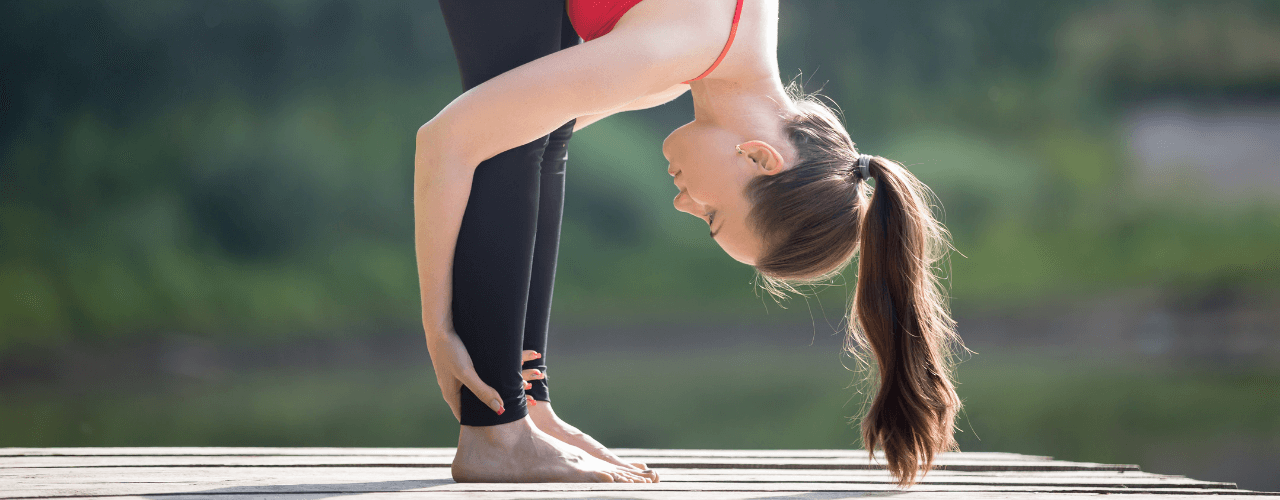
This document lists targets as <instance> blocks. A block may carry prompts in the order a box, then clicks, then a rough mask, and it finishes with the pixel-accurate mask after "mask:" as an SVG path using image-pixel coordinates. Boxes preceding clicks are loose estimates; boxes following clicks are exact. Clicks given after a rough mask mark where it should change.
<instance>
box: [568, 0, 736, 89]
mask: <svg viewBox="0 0 1280 500" xmlns="http://www.w3.org/2000/svg"><path fill="white" fill-rule="evenodd" d="M641 1H642V0H565V4H564V5H565V9H566V10H567V11H568V13H569V22H570V23H572V24H573V29H574V30H575V31H577V32H578V36H581V37H582V39H583V40H584V41H588V42H589V41H591V40H595V39H597V38H600V37H602V36H604V35H605V34H606V33H608V32H610V31H613V26H614V25H615V24H618V20H619V19H622V15H623V14H626V13H627V11H628V10H631V7H634V6H635V4H638V3H640V2H641ZM740 17H742V0H738V6H737V7H735V8H734V9H733V26H731V27H730V28H729V41H728V42H725V44H724V49H723V50H721V51H720V57H717V58H716V62H714V63H711V67H710V68H707V70H706V71H703V72H702V74H701V75H698V77H697V78H694V79H693V80H701V79H702V78H703V77H705V76H707V75H709V74H711V71H712V70H714V69H716V66H719V65H720V61H723V60H724V56H725V54H728V53H729V46H730V45H733V36H734V35H736V34H737V33H738V19H739V18H740ZM693 80H686V81H685V82H684V83H689V82H692V81H693Z"/></svg>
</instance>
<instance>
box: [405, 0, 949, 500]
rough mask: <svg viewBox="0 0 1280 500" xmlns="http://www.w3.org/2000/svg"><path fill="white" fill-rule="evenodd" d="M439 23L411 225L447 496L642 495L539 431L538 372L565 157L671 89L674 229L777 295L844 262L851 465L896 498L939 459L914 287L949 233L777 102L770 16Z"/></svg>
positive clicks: (890, 169)
mask: <svg viewBox="0 0 1280 500" xmlns="http://www.w3.org/2000/svg"><path fill="white" fill-rule="evenodd" d="M440 4H441V8H442V11H443V12H444V14H445V21H446V24H447V26H448V30H449V35H450V38H451V40H452V42H453V45H454V50H455V53H456V55H457V56H458V64H459V67H460V68H461V70H462V79H463V85H464V87H466V89H467V90H466V92H464V93H463V94H462V95H461V96H459V97H458V98H457V99H455V100H454V101H453V102H451V103H450V104H449V105H448V106H446V107H445V108H444V109H443V110H441V111H440V112H439V114H437V115H436V116H435V117H434V118H432V119H431V120H430V121H429V122H427V123H426V124H425V125H423V126H422V127H421V128H420V129H419V130H418V133H417V152H416V155H415V160H414V161H415V175H414V205H415V206H414V217H415V227H416V242H417V258H418V270H419V278H420V285H421V290H422V313H423V324H424V328H425V330H426V337H427V346H428V348H429V350H430V353H431V359H432V362H433V365H434V368H435V370H436V377H437V381H438V382H439V384H440V388H441V390H442V393H443V395H444V398H445V400H446V401H447V402H448V404H449V407H450V408H451V409H452V410H453V413H454V416H455V417H457V418H458V419H459V421H460V422H461V424H462V427H461V432H460V434H459V438H458V452H457V455H456V457H455V459H454V462H453V469H452V470H453V477H454V478H455V479H456V480H458V481H620V482H650V481H657V480H658V477H657V475H656V474H654V473H653V472H652V471H650V470H647V469H646V468H645V466H644V464H628V463H626V462H623V461H622V460H620V459H619V458H618V457H617V456H615V455H613V454H612V453H610V452H609V451H608V449H606V448H605V447H604V446H601V445H600V444H599V443H598V442H596V441H595V440H593V439H591V438H590V437H589V436H586V435H585V434H583V433H581V432H579V431H578V430H577V429H575V428H574V427H572V426H570V425H568V424H566V423H565V422H563V421H562V420H560V419H559V418H557V417H556V415H555V413H554V412H553V411H552V409H551V405H550V403H549V398H548V395H547V394H548V393H547V385H546V377H545V369H546V366H545V357H543V354H545V353H546V330H547V319H548V314H549V311H550V303H551V291H552V282H553V279H554V275H555V261H556V252H557V245H558V240H559V226H560V218H561V213H562V202H563V193H564V178H563V175H564V167H565V162H566V158H567V156H566V144H567V141H568V140H569V137H570V136H571V135H572V133H573V131H574V130H577V129H581V128H582V127H585V126H587V125H588V124H590V123H592V122H594V121H596V120H599V119H601V118H603V117H606V116H608V115H610V114H613V113H617V112H621V111H628V110H636V109H643V108H648V107H652V106H656V105H659V104H662V103H665V102H668V101H670V100H672V99H674V98H676V97H677V96H679V95H681V94H683V93H684V92H686V91H690V92H691V94H692V97H693V103H694V120H693V121H692V122H690V123H688V124H686V125H684V126H682V127H680V128H678V129H676V130H675V131H673V132H672V133H671V134H670V136H668V137H667V139H666V140H665V141H663V144H662V153H663V155H664V156H665V157H666V158H667V160H669V162H670V166H669V167H668V169H667V172H668V173H670V174H671V175H672V176H673V178H674V183H675V185H676V187H677V188H678V189H679V194H678V195H677V196H676V198H675V207H676V209H678V210H680V211H683V212H687V213H689V214H690V215H693V216H695V217H699V218H702V219H704V220H705V221H706V222H707V224H708V227H709V232H710V237H711V238H713V239H714V240H715V241H716V242H717V243H718V244H719V245H720V246H721V248H723V249H724V251H725V252H726V253H727V254H728V255H729V256H730V257H732V258H733V259H735V260H738V261H740V262H742V263H745V264H748V265H751V266H754V267H755V269H756V270H757V271H758V272H759V273H760V274H761V275H762V276H763V277H764V278H765V280H766V282H767V283H768V285H769V287H770V290H771V291H774V292H779V291H782V290H788V289H790V287H789V285H788V283H790V282H796V281H801V282H803V281H811V280H821V279H825V278H827V277H830V276H831V275H832V274H833V273H835V272H838V270H839V269H840V268H842V267H843V266H844V265H845V264H846V263H848V262H849V261H850V259H852V257H853V255H854V254H855V253H858V254H859V255H860V257H859V263H858V285H857V289H856V291H855V294H854V299H853V301H852V304H851V312H850V318H849V325H848V327H849V337H848V339H849V342H848V345H849V347H850V348H851V349H856V350H858V351H859V352H861V351H863V350H866V351H870V352H871V353H872V354H873V355H874V362H875V366H876V368H877V376H878V377H877V378H878V379H879V381H880V385H879V389H878V392H877V394H876V396H875V398H874V400H873V401H872V404H871V406H870V409H869V411H868V414H867V415H866V417H865V418H864V420H863V422H862V432H863V440H864V443H865V445H866V447H867V448H868V449H869V450H875V449H876V448H883V449H884V451H885V456H886V459H887V460H886V461H887V465H888V468H889V470H890V471H891V472H892V473H893V474H894V476H895V477H896V478H897V479H898V480H899V481H900V482H901V483H902V484H903V485H908V484H911V483H912V482H914V480H915V478H916V476H917V474H918V473H919V472H920V470H922V469H923V470H926V471H927V470H928V468H929V466H930V465H931V464H932V461H933V457H934V454H935V453H937V452H939V451H942V450H946V449H949V448H953V447H954V446H955V441H954V440H953V438H952V428H953V422H954V418H955V414H956V411H957V410H958V408H959V406H960V401H959V399H958V398H957V397H956V394H955V390H954V388H953V386H952V382H951V380H950V371H949V367H948V364H947V355H946V354H947V351H946V349H947V347H948V345H949V343H950V342H951V341H953V340H954V339H955V334H954V323H953V322H952V321H951V319H950V317H949V315H948V313H947V310H946V307H945V303H944V300H943V296H942V294H941V293H940V291H939V289H938V281H937V278H936V277H935V275H934V273H933V265H934V263H935V262H937V260H938V259H939V258H940V257H941V256H942V253H943V252H944V251H945V250H946V248H947V243H946V241H947V240H946V232H945V230H944V229H943V228H942V226H941V225H939V224H938V222H937V221H936V220H935V219H934V218H933V216H932V213H931V212H930V206H929V204H928V189H927V188H926V187H925V186H923V185H922V184H921V183H920V182H919V181H917V180H916V179H915V177H914V176H912V175H911V173H909V172H908V171H907V170H906V169H905V168H903V167H902V166H901V165H899V164H897V163H895V162H892V161H890V160H887V159H885V158H881V157H874V156H869V155H864V154H860V153H859V152H858V151H857V150H856V149H855V147H854V143H853V141H852V140H851V139H850V138H849V135H848V133H847V132H846V131H845V130H844V127H843V126H842V125H841V123H840V121H839V119H838V118H837V117H836V115H835V114H834V113H833V112H832V110H831V109H830V108H828V107H826V106H825V105H823V104H822V103H821V102H820V101H819V100H818V99H817V98H815V97H814V96H811V95H803V94H801V93H800V92H798V91H796V90H795V89H794V88H789V87H786V86H784V85H783V84H782V81H781V79H780V76H779V71H778V65H777V55H776V53H777V39H778V38H777V31H778V2H777V0H736V2H735V0H644V1H639V0H568V1H567V2H565V1H564V0H522V1H511V2H490V1H480V0H440ZM578 35H581V37H582V38H583V39H584V40H585V42H584V43H578ZM855 118H856V115H855ZM869 181H870V182H874V190H872V187H871V185H870V184H869V183H868V182H869ZM872 192H874V194H873V195H870V196H869V193H872ZM522 363H523V366H522ZM522 368H523V369H522ZM526 398H527V399H526ZM526 401H527V403H526Z"/></svg>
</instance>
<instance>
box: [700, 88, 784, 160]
mask: <svg viewBox="0 0 1280 500" xmlns="http://www.w3.org/2000/svg"><path fill="white" fill-rule="evenodd" d="M689 90H690V92H689V93H690V95H691V96H692V97H693V118H694V120H695V121H705V122H708V123H711V124H713V125H715V126H717V127H720V128H724V129H728V130H732V131H734V132H736V133H738V134H739V135H741V136H742V140H765V141H769V142H771V143H774V142H777V143H781V142H782V139H783V138H782V130H781V127H780V126H779V124H780V123H781V120H780V117H790V116H792V115H794V114H796V113H797V109H796V107H795V105H794V104H792V102H791V98H790V97H788V96H787V92H786V89H785V88H784V87H783V86H782V82H781V81H780V80H779V78H778V75H777V74H776V73H773V74H768V73H766V74H763V75H760V76H757V77H752V78H737V79H711V78H708V79H706V80H699V81H696V82H692V83H690V84H689ZM761 131H771V132H770V135H769V136H767V137H760V133H761Z"/></svg>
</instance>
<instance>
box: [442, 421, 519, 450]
mask: <svg viewBox="0 0 1280 500" xmlns="http://www.w3.org/2000/svg"><path fill="white" fill-rule="evenodd" d="M533 428H534V423H533V421H532V420H531V419H530V417H529V416H526V417H524V418H522V419H520V420H514V421H511V422H507V423H505V424H498V425H483V426H478V425H463V426H461V428H460V429H459V430H458V445H459V446H463V443H464V442H467V441H470V442H479V443H484V444H486V445H488V446H496V447H501V448H508V447H511V446H514V445H515V444H516V443H517V442H519V441H520V440H521V439H522V438H525V437H527V436H528V435H529V434H530V433H532V432H533Z"/></svg>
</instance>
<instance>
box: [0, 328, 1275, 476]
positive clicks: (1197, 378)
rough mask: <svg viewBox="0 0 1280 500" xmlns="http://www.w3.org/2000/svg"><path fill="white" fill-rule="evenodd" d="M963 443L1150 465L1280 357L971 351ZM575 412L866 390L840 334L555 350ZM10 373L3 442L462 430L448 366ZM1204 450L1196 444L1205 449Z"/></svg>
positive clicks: (714, 434)
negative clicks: (55, 377) (17, 379)
mask: <svg viewBox="0 0 1280 500" xmlns="http://www.w3.org/2000/svg"><path fill="white" fill-rule="evenodd" d="M958 374H959V380H960V383H961V385H960V386H959V391H960V395H961V397H962V398H963V399H964V400H965V404H966V409H965V412H964V414H963V415H962V418H961V419H960V421H959V423H958V425H959V427H960V429H961V432H960V433H959V434H958V439H959V440H960V443H961V448H962V449H964V450H967V451H1007V452H1019V453H1029V454H1039V455H1053V456H1056V457H1058V458H1062V459H1067V460H1084V461H1098V462H1131V463H1140V462H1141V460H1142V458H1143V455H1144V453H1145V452H1146V450H1152V449H1156V448H1158V447H1160V446H1162V445H1164V444H1167V443H1170V442H1209V441H1212V440H1213V439H1214V438H1216V437H1221V436H1234V437H1240V436H1243V437H1248V438H1256V439H1258V440H1274V439H1276V438H1277V437H1280V392H1278V391H1277V390H1276V388H1277V387H1280V369H1277V368H1276V367H1274V366H1258V367H1253V368H1238V369H1230V370H1222V369H1221V367H1216V368H1214V369H1210V368H1196V367H1188V366H1179V365H1174V364H1166V363H1155V364H1150V363H1149V364H1141V363H1123V362H1119V361H1115V362H1102V361H1093V360H1091V359H1090V358H1088V357H1084V356H1081V357H1079V358H1077V359H1072V358H1069V357H1061V356H1059V357H1055V358H1047V357H1036V356H1028V355H1026V354H1025V353H1023V354H1018V355H1012V354H1006V355H1001V354H990V353H988V354H983V355H979V356H975V357H974V358H973V359H970V360H969V361H967V362H965V363H963V364H961V365H960V369H959V372H958ZM550 377H551V380H552V392H551V394H552V400H553V402H554V403H555V407H556V410H557V412H558V413H559V414H560V415H561V416H562V417H563V418H565V419H566V420H567V421H569V422H571V423H573V424H575V425H577V426H579V427H580V428H582V429H583V430H584V431H586V432H588V433H590V434H592V435H594V436H595V437H597V438H598V439H600V440H601V441H602V442H604V443H606V444H609V445H611V446H618V447H656V448H703V447H706V448H849V447H854V446H856V442H857V431H856V427H853V426H850V425H848V424H847V422H846V418H847V417H849V416H852V415H854V414H856V413H857V412H858V411H859V410H860V409H861V405H862V398H861V396H859V395H856V394H854V392H853V390H852V389H847V388H846V387H848V386H849V384H850V382H851V381H853V380H854V378H855V377H854V374H853V373H852V372H849V371H846V370H845V369H844V368H843V367H842V365H841V362H840V360H839V359H838V358H837V355H836V353H835V352H833V351H832V350H831V349H830V348H829V347H803V348H785V349H784V348H773V349H769V350H764V349H758V348H737V349H732V350H726V351H724V352H711V351H701V352H668V353H662V352H657V351H641V352H604V353H598V354H593V355H589V356H588V355H566V357H561V358H557V359H555V360H554V361H553V364H552V369H551V371H550ZM91 385H92V384H76V385H75V387H76V388H75V389H74V390H73V389H70V388H68V387H65V386H61V385H46V384H27V385H9V386H7V387H5V388H4V389H2V390H0V446H452V445H454V444H455V443H456V441H455V440H456V436H457V435H456V432H457V425H456V423H455V421H454V420H453V417H452V415H451V414H450V413H449V411H448V408H447V407H446V406H445V405H444V403H443V402H442V401H441V400H440V397H439V392H438V389H437V388H436V386H435V381H434V377H433V376H432V374H431V371H430V368H429V366H428V365H427V363H426V360H425V359H424V360H423V364H422V366H418V367H399V368H391V369H387V370H383V371H375V370H368V369H345V370H327V371H298V370H266V371H260V372H248V373H238V374H228V375H226V376H225V378H222V379H220V380H217V381H212V382H198V381H194V380H191V379H178V378H167V379H159V380H154V379H153V380H133V381H109V382H103V383H102V384H100V385H98V386H96V387H91ZM1195 452H1196V450H1194V449H1188V450H1186V453H1188V454H1194V453H1195Z"/></svg>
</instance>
